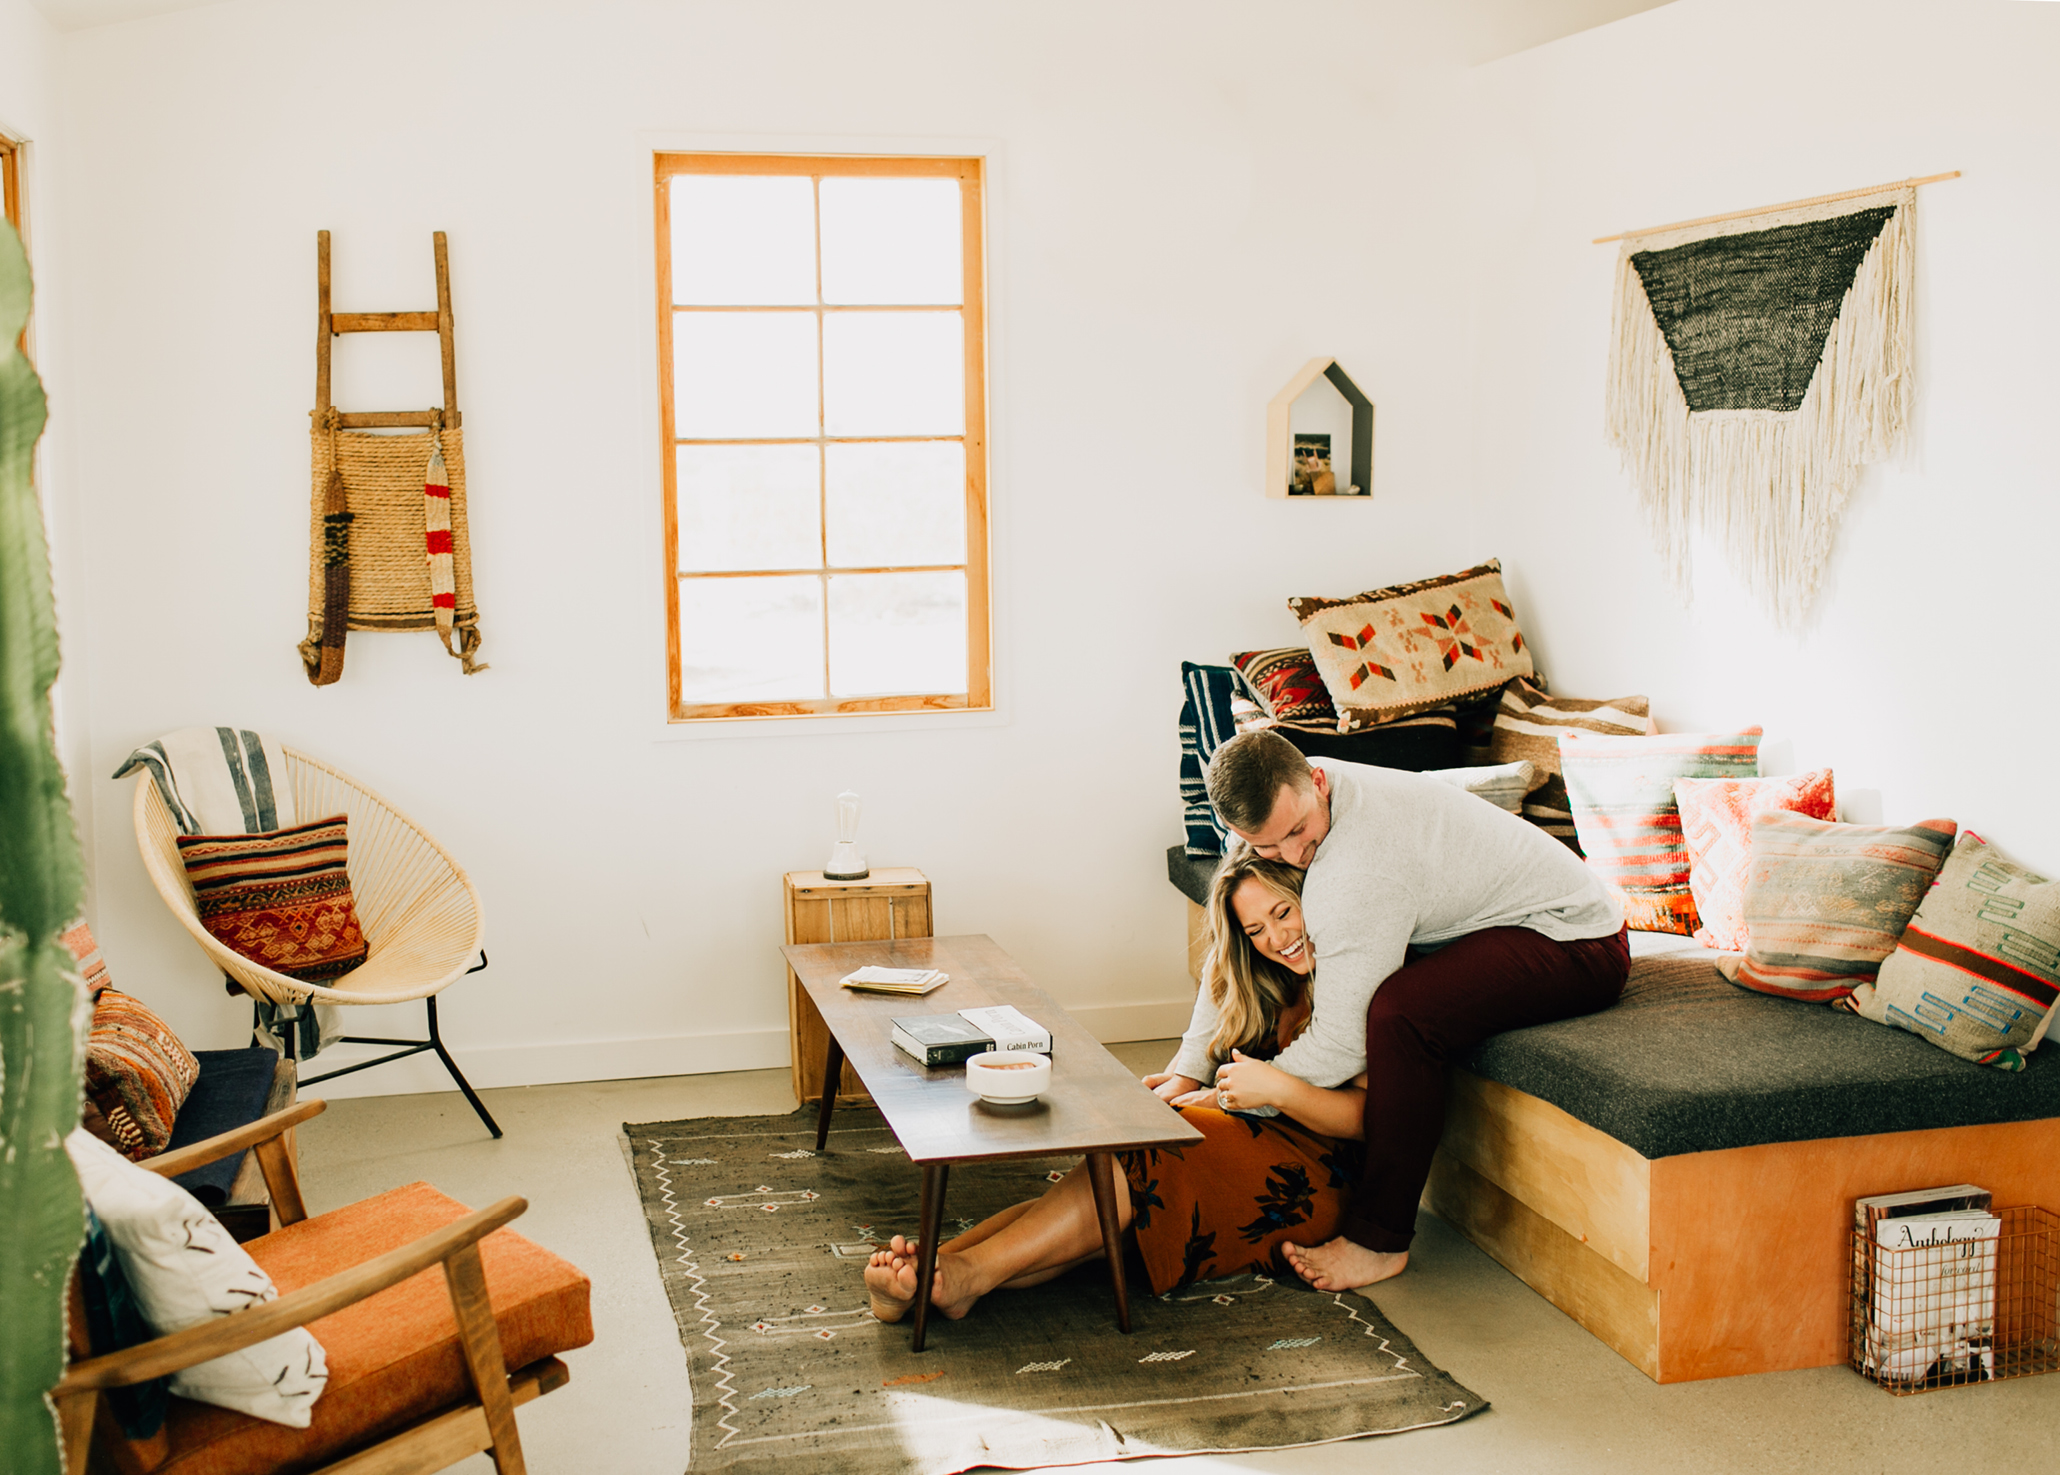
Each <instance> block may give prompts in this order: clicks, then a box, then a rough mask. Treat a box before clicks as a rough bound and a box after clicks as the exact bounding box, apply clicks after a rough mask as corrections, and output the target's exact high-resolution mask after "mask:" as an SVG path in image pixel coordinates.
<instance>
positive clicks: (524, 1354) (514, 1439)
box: [52, 1100, 593, 1475]
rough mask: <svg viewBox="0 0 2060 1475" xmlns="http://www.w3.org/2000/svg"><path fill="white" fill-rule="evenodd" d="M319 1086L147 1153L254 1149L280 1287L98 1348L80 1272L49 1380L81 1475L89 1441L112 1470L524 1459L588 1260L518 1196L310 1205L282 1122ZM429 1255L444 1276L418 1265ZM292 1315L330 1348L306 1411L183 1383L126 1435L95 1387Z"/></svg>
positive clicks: (207, 1154) (429, 1466) (427, 1190)
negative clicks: (267, 1198)
mask: <svg viewBox="0 0 2060 1475" xmlns="http://www.w3.org/2000/svg"><path fill="white" fill-rule="evenodd" d="M325 1104H326V1103H324V1102H322V1101H320V1100H312V1101H304V1102H301V1103H300V1104H299V1105H297V1106H293V1107H290V1108H288V1109H287V1110H285V1111H280V1112H275V1113H273V1114H272V1115H270V1116H267V1117H264V1118H262V1119H260V1120H258V1121H255V1122H252V1123H251V1124H250V1125H249V1126H247V1127H244V1128H241V1129H239V1130H237V1131H234V1132H227V1133H224V1134H223V1135H221V1136H219V1137H215V1138H211V1139H210V1140H208V1141H206V1142H200V1143H195V1144H194V1145H193V1146H191V1147H186V1148H181V1149H180V1150H178V1151H176V1152H169V1153H165V1154H163V1155H162V1156H160V1157H156V1158H152V1159H150V1160H148V1161H147V1162H145V1163H144V1164H143V1166H145V1167H147V1168H149V1169H151V1170H152V1171H154V1172H157V1173H161V1174H163V1175H165V1176H166V1177H171V1176H173V1175H176V1174H179V1173H184V1172H188V1171H190V1170H192V1169H193V1168H196V1167H199V1166H201V1165H202V1164H203V1163H207V1162H212V1161H214V1160H215V1159H217V1158H221V1157H226V1156H228V1155H229V1154H230V1153H233V1152H237V1151H241V1150H243V1149H245V1148H249V1149H252V1150H253V1151H254V1152H255V1155H256V1157H257V1160H258V1166H259V1168H260V1169H261V1170H262V1172H263V1174H264V1178H265V1182H266V1185H267V1187H268V1188H269V1189H270V1191H271V1199H272V1205H273V1209H274V1211H275V1212H276V1214H277V1215H278V1218H279V1223H280V1227H279V1228H278V1229H276V1230H274V1231H273V1232H272V1233H270V1234H267V1235H263V1236H260V1237H259V1238H257V1239H253V1240H250V1241H248V1242H247V1243H246V1244H245V1245H244V1248H245V1249H246V1250H248V1251H249V1252H250V1253H251V1256H252V1258H254V1259H255V1260H256V1261H257V1262H258V1264H259V1265H261V1266H263V1267H264V1269H265V1271H266V1272H267V1273H268V1274H269V1275H271V1277H272V1280H273V1282H274V1284H275V1285H277V1286H278V1288H279V1292H280V1294H279V1298H278V1299H277V1300H275V1301H269V1302H266V1303H264V1304H262V1305H257V1306H251V1307H248V1308H246V1309H244V1310H241V1311H237V1312H234V1313H232V1314H230V1315H228V1316H222V1317H217V1318H215V1319H214V1320H212V1321H208V1322H203V1323H201V1324H200V1325H198V1326H193V1327H188V1328H187V1329H186V1330H184V1331H181V1332H175V1333H173V1334H172V1335H170V1336H165V1337H159V1338H157V1339H156V1340H154V1341H151V1342H147V1343H144V1344H142V1345H141V1346H136V1347H131V1348H128V1349H126V1350H124V1351H119V1352H109V1353H105V1354H103V1355H99V1356H95V1355H93V1350H92V1349H91V1348H90V1347H87V1346H85V1345H83V1343H84V1339H85V1333H84V1330H83V1329H84V1326H85V1316H84V1314H83V1304H82V1302H83V1297H82V1295H81V1292H80V1290H79V1286H78V1280H77V1277H76V1276H74V1278H73V1283H72V1297H73V1308H72V1309H73V1314H72V1316H71V1318H70V1320H71V1327H72V1333H71V1335H72V1356H73V1358H74V1360H73V1362H72V1364H71V1366H70V1367H69V1369H68V1370H67V1371H66V1374H65V1377H64V1380H63V1381H62V1382H60V1383H59V1384H58V1385H57V1387H56V1388H55V1389H53V1390H52V1398H53V1399H54V1400H55V1402H56V1405H57V1410H58V1416H59V1420H60V1422H61V1425H62V1429H63V1438H64V1447H65V1462H66V1463H65V1468H66V1471H67V1475H84V1472H85V1471H86V1470H87V1469H88V1468H89V1463H88V1462H89V1458H90V1461H91V1468H92V1469H94V1470H96V1471H99V1470H113V1471H116V1472H118V1475H261V1472H271V1471H279V1470H294V1471H317V1470H318V1471H324V1472H330V1475H398V1472H402V1471H432V1470H441V1469H443V1468H445V1467H446V1466H448V1465H451V1464H455V1463H456V1462H457V1461H459V1460H462V1459H464V1458H466V1457H467V1456H469V1455H472V1454H474V1453H477V1452H478V1451H480V1450H491V1451H492V1453H493V1458H494V1463H495V1465H496V1466H497V1467H498V1469H499V1470H500V1471H501V1475H519V1472H521V1471H523V1470H524V1468H525V1467H524V1464H523V1458H522V1443H521V1439H520V1436H519V1435H518V1434H517V1432H516V1428H515V1408H516V1406H517V1405H519V1404H523V1403H527V1402H529V1401H530V1400H531V1399H533V1398H536V1397H538V1396H539V1395H540V1394H544V1393H548V1392H550V1391H552V1390H553V1389H555V1388H558V1387H560V1386H562V1385H563V1384H564V1383H565V1381H566V1379H567V1376H568V1374H567V1371H566V1367H565V1364H564V1363H563V1362H561V1361H559V1360H558V1358H557V1357H556V1356H555V1355H554V1354H555V1353H558V1352H562V1351H566V1350H569V1349H571V1348H573V1347H579V1346H584V1345H585V1344H586V1343H587V1342H590V1341H592V1340H593V1325H592V1321H591V1319H590V1317H589V1314H588V1306H587V1293H588V1282H587V1279H586V1277H585V1276H584V1275H582V1274H581V1273H580V1272H579V1271H578V1270H577V1269H575V1268H574V1267H573V1266H571V1265H569V1264H567V1263H566V1262H565V1261H563V1260H561V1259H559V1258H558V1257H557V1256H555V1255H553V1254H551V1253H550V1252H549V1251H547V1250H544V1249H542V1248H540V1247H539V1246H537V1245H534V1244H531V1243H530V1242H529V1241H527V1240H525V1239H522V1238H521V1237H520V1236H518V1235H516V1234H515V1233H513V1232H512V1231H509V1230H504V1229H503V1228H502V1226H503V1225H505V1224H507V1223H508V1222H509V1221H510V1220H512V1219H514V1218H516V1217H517V1216H518V1215H520V1214H521V1213H522V1212H523V1211H524V1210H525V1209H527V1208H528V1207H529V1206H528V1204H527V1203H526V1202H525V1201H524V1200H522V1199H520V1198H504V1199H502V1200H501V1201H500V1202H498V1203H496V1204H494V1205H492V1206H491V1207H488V1208H484V1209H480V1210H478V1211H476V1212H473V1211H468V1210H467V1209H466V1208H465V1206H464V1205H462V1204H458V1203H455V1202H453V1201H452V1200H450V1199H448V1198H445V1197H444V1196H443V1195H442V1194H440V1193H438V1192H437V1191H436V1190H435V1189H433V1188H431V1187H430V1186H429V1185H428V1184H426V1183H415V1184H410V1185H408V1186H407V1187H404V1188H397V1189H394V1190H392V1191H390V1192H388V1193H384V1194H380V1195H377V1196H376V1197H373V1198H370V1199H365V1200H362V1201H361V1202H359V1203H356V1204H351V1205H349V1206H347V1207H345V1208H341V1209H335V1210H332V1211H331V1212H329V1213H326V1214H320V1215H316V1216H314V1217H309V1215H308V1213H307V1210H306V1208H305V1206H304V1205H303V1203H302V1199H301V1192H300V1183H299V1179H298V1176H297V1174H296V1172H295V1169H294V1163H293V1154H292V1152H291V1151H290V1147H289V1139H288V1136H287V1134H288V1133H290V1132H291V1130H292V1129H293V1128H294V1127H296V1126H298V1125H299V1124H300V1123H302V1122H304V1121H307V1120H308V1119H309V1118H311V1117H314V1116H316V1115H318V1114H319V1113H320V1112H321V1111H322V1110H323V1109H324V1107H325ZM435 1266H441V1267H442V1269H443V1274H442V1275H441V1276H440V1277H433V1276H428V1275H425V1274H423V1272H424V1271H427V1270H429V1269H431V1268H432V1267H435ZM297 1326H306V1327H308V1328H309V1330H310V1331H311V1332H312V1333H313V1334H314V1337H315V1339H316V1341H318V1342H320V1343H321V1344H322V1347H323V1350H324V1353H325V1355H326V1357H327V1359H328V1364H329V1383H328V1386H327V1388H326V1389H325V1390H324V1391H323V1394H322V1396H321V1397H320V1398H318V1399H317V1400H316V1401H315V1405H314V1410H313V1415H312V1421H311V1423H310V1425H309V1427H308V1428H306V1429H291V1428H287V1427H286V1426H284V1425H280V1424H272V1423H267V1422H265V1421H264V1420H261V1419H254V1418H252V1417H250V1416H249V1415H247V1414H242V1413H237V1412H234V1411H232V1410H229V1409H223V1408H216V1407H212V1406H209V1405H205V1404H198V1403H191V1402H188V1401H187V1400H185V1399H182V1398H178V1397H173V1398H172V1399H171V1400H170V1405H171V1408H170V1413H169V1414H168V1416H167V1418H166V1421H165V1425H164V1427H163V1429H161V1430H160V1431H159V1432H158V1433H157V1434H155V1435H153V1436H151V1437H150V1438H147V1439H136V1440H132V1439H129V1438H127V1437H126V1436H125V1435H124V1434H123V1433H122V1430H121V1428H120V1425H119V1424H118V1423H117V1421H116V1420H115V1418H114V1416H113V1411H112V1409H110V1408H109V1407H108V1406H107V1404H106V1402H105V1400H103V1399H102V1398H101V1397H100V1394H101V1392H102V1390H105V1389H112V1388H119V1387H124V1386H128V1385H132V1384H136V1383H143V1382H147V1381H149V1380H150V1379H152V1378H157V1377H163V1376H166V1375H168V1374H171V1373H174V1372H177V1371H179V1370H180V1369H182V1368H188V1367H192V1366H194V1365H195V1364H198V1363H201V1362H205V1361H207V1360H209V1359H210V1358H214V1357H219V1356H222V1355H224V1354H226V1353H229V1352H233V1351H236V1350H238V1349H240V1348H244V1347H249V1346H251V1345H253V1344H255V1343H258V1342H261V1341H264V1340H265V1339H266V1338H268V1337H274V1336H277V1335H279V1334H280V1333H281V1332H284V1331H286V1330H288V1329H290V1328H292V1327H297ZM510 1362H513V1363H514V1364H515V1371H514V1372H513V1373H512V1374H511V1373H510V1372H509V1371H508V1364H509V1363H510Z"/></svg>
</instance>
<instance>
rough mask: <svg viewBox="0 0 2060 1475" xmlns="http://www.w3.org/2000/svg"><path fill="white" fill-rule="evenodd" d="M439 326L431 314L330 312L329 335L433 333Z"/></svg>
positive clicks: (434, 315)
mask: <svg viewBox="0 0 2060 1475" xmlns="http://www.w3.org/2000/svg"><path fill="white" fill-rule="evenodd" d="M439 326H440V324H439V323H438V322H437V315H436V314H435V313H433V312H332V313H331V314H329V331H330V332H331V333H434V332H436V331H437V329H438V327H439Z"/></svg>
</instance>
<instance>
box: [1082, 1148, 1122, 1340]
mask: <svg viewBox="0 0 2060 1475" xmlns="http://www.w3.org/2000/svg"><path fill="white" fill-rule="evenodd" d="M1087 1181H1088V1182H1089V1183H1091V1184H1092V1185H1094V1212H1095V1217H1097V1218H1098V1219H1100V1220H1101V1221H1102V1253H1103V1254H1105V1255H1107V1256H1108V1259H1109V1286H1110V1288H1111V1289H1112V1290H1114V1291H1115V1293H1116V1329H1117V1330H1118V1331H1120V1332H1123V1333H1125V1334H1126V1335H1127V1334H1128V1333H1129V1331H1130V1285H1129V1283H1128V1282H1127V1281H1125V1280H1124V1278H1123V1226H1122V1225H1121V1224H1119V1223H1118V1222H1117V1217H1116V1159H1115V1156H1114V1155H1113V1154H1111V1153H1106V1152H1090V1153H1089V1154H1088V1155H1087Z"/></svg>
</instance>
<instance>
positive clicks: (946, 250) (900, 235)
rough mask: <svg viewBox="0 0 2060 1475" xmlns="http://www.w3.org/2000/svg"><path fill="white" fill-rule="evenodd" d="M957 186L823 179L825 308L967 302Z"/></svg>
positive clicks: (938, 181) (936, 182) (923, 181)
mask: <svg viewBox="0 0 2060 1475" xmlns="http://www.w3.org/2000/svg"><path fill="white" fill-rule="evenodd" d="M959 210H960V206H959V187H958V181H957V180H955V179H825V180H824V181H823V182H822V232H823V301H825V302H836V303H863V304H878V305H900V304H904V303H907V304H914V303H924V304H930V305H956V304H958V303H960V302H962V301H963V300H964V267H963V264H962V259H961V257H960V254H959V253H960V249H961V248H960V241H959Z"/></svg>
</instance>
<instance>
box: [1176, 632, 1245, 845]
mask: <svg viewBox="0 0 2060 1475" xmlns="http://www.w3.org/2000/svg"><path fill="white" fill-rule="evenodd" d="M1180 689H1181V693H1182V700H1181V704H1180V809H1181V816H1182V823H1183V824H1184V825H1185V826H1186V828H1187V853H1188V854H1189V855H1193V856H1199V857H1201V858H1203V859H1205V860H1206V859H1207V858H1208V857H1210V856H1212V855H1221V854H1223V850H1224V847H1225V846H1226V845H1227V844H1228V843H1229V841H1230V831H1229V829H1228V828H1226V827H1225V825H1224V824H1223V822H1222V821H1221V820H1219V819H1217V818H1216V809H1215V806H1213V805H1212V804H1210V803H1209V785H1208V766H1209V760H1210V759H1211V758H1213V757H1215V756H1216V750H1217V749H1218V748H1220V747H1222V746H1223V745H1224V744H1225V743H1227V742H1229V741H1230V740H1231V738H1233V737H1235V736H1236V735H1237V727H1238V721H1237V714H1236V713H1235V712H1234V711H1233V710H1232V709H1231V702H1232V701H1233V700H1234V698H1235V695H1236V692H1237V672H1235V671H1233V670H1232V669H1231V668H1230V667H1228V666H1197V665H1196V664H1195V663H1194V662H1193V661H1182V662H1181V663H1180Z"/></svg>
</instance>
